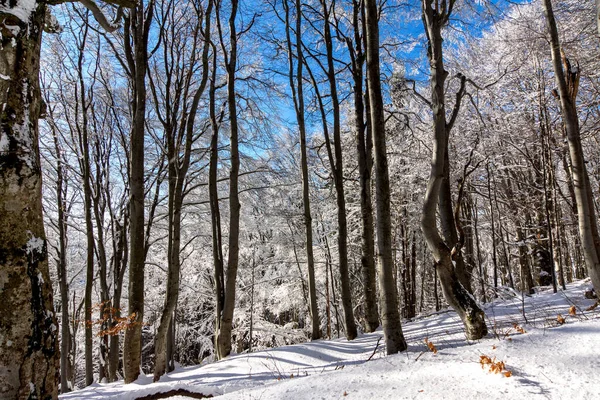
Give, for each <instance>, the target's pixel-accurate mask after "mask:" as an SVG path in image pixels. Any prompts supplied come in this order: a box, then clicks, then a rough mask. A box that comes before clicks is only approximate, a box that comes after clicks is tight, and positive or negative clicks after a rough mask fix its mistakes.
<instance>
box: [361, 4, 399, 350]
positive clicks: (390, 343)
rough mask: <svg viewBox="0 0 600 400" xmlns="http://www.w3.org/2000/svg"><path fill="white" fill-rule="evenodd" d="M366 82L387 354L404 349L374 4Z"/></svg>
mask: <svg viewBox="0 0 600 400" xmlns="http://www.w3.org/2000/svg"><path fill="white" fill-rule="evenodd" d="M365 25H366V36H367V39H366V43H367V44H366V51H367V82H368V90H369V102H370V115H371V129H372V131H373V140H374V145H375V146H374V150H375V198H376V207H377V248H378V250H379V254H378V260H377V261H378V268H379V289H380V291H381V293H380V307H381V320H382V325H383V334H384V337H385V347H386V352H387V354H395V353H398V352H399V351H404V350H406V348H407V344H406V340H404V335H403V333H402V325H401V323H400V312H399V310H398V291H397V288H396V284H395V282H394V278H393V270H394V263H393V260H392V226H391V221H392V220H391V209H390V177H389V171H388V160H387V150H386V138H385V118H384V114H383V96H382V93H381V81H380V79H381V78H380V67H379V21H378V10H377V1H376V0H365Z"/></svg>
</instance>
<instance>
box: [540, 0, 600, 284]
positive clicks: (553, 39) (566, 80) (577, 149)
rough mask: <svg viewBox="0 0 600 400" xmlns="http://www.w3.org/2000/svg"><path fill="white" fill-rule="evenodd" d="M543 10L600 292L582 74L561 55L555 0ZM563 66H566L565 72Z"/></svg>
mask: <svg viewBox="0 0 600 400" xmlns="http://www.w3.org/2000/svg"><path fill="white" fill-rule="evenodd" d="M543 4H544V10H545V13H546V20H547V23H548V31H549V33H550V43H551V50H552V65H553V67H554V75H555V79H556V85H557V86H558V93H559V95H560V106H561V112H562V117H563V123H564V125H565V130H566V132H567V140H568V143H569V155H570V157H571V165H572V176H573V186H574V190H575V200H576V203H577V216H578V223H579V235H580V237H581V244H582V250H583V253H584V259H585V264H586V266H587V269H588V274H589V275H590V277H591V278H592V284H593V285H594V288H595V289H596V291H600V237H599V235H598V225H597V220H596V212H595V209H594V202H593V193H592V189H591V187H590V182H589V177H588V173H587V169H586V165H585V157H584V154H583V147H582V145H581V135H580V129H579V118H578V116H577V108H576V103H575V101H576V96H577V86H578V81H579V73H578V72H576V71H573V70H572V69H571V68H570V63H569V61H568V59H567V58H566V57H565V56H564V55H562V57H561V49H560V41H559V38H558V29H557V26H556V20H555V18H554V11H553V9H552V1H551V0H544V1H543ZM563 64H564V66H565V67H566V68H565V69H566V71H565V69H563Z"/></svg>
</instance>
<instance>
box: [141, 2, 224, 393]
mask: <svg viewBox="0 0 600 400" xmlns="http://www.w3.org/2000/svg"><path fill="white" fill-rule="evenodd" d="M212 6H213V2H212V1H209V2H208V5H207V7H206V10H197V11H196V12H197V18H198V21H196V25H195V26H194V27H193V28H192V31H191V35H192V44H191V50H190V55H189V63H190V65H189V67H188V68H187V69H186V68H181V67H180V66H179V65H177V64H176V60H173V59H171V56H172V54H173V53H177V52H184V51H185V49H181V48H179V49H178V48H177V47H176V45H175V44H173V43H169V38H167V37H164V36H163V43H164V48H163V59H164V60H165V63H166V64H169V63H171V65H170V67H169V68H170V69H171V73H174V75H175V76H174V77H175V78H176V79H175V81H174V82H172V81H171V79H172V77H171V76H167V77H166V80H165V89H164V90H163V91H162V92H163V93H167V96H168V97H167V98H166V103H165V106H166V107H167V108H168V109H167V110H166V112H165V113H164V115H162V111H161V110H160V109H159V108H158V106H157V114H158V115H160V117H159V119H160V120H161V122H162V125H163V128H164V130H165V135H166V138H167V158H168V167H167V174H168V211H169V221H168V227H169V234H168V251H167V255H168V260H167V264H168V272H167V290H166V294H165V302H164V306H163V310H162V315H161V318H160V324H159V327H158V331H157V333H156V336H155V341H154V352H155V355H156V358H155V364H154V381H157V380H158V379H160V377H161V376H162V375H164V374H165V372H166V370H167V362H168V357H167V353H168V351H167V350H168V347H169V341H168V340H167V339H168V337H169V334H170V333H171V332H172V330H173V315H174V313H175V309H176V307H177V300H178V297H179V279H180V269H181V260H180V251H181V218H182V206H183V200H184V186H185V181H186V177H187V173H188V170H189V167H190V159H191V153H192V145H193V142H194V136H195V131H194V129H195V123H196V115H197V110H198V105H199V103H200V99H201V98H202V95H203V93H204V90H205V88H206V84H207V82H208V76H209V69H208V68H209V66H208V61H209V57H208V56H209V49H210V44H209V41H210V21H211V18H212ZM171 12H173V11H171V10H166V15H165V16H164V19H171ZM202 15H204V31H202V19H201V17H202ZM164 19H163V24H165V25H166V24H167V23H170V24H175V22H173V21H170V22H166V21H164ZM163 28H166V27H164V26H163ZM173 28H175V27H172V29H173ZM161 33H164V29H163V30H161ZM184 43H185V45H189V43H188V42H187V41H186V42H184ZM200 49H202V53H201V54H202V57H201V60H200V61H201V79H200V83H199V85H198V87H197V88H196V91H195V92H194V94H193V96H192V94H191V93H190V86H191V85H192V82H193V80H194V79H195V78H196V77H195V76H194V75H195V72H197V68H198V65H197V64H198V63H197V60H196V57H197V52H199V50H200ZM152 87H153V90H152V92H153V94H154V97H155V99H157V95H156V90H155V88H154V85H152ZM173 89H175V93H178V94H179V95H180V97H177V98H175V99H172V98H170V96H169V95H168V94H169V92H170V91H171V90H173ZM187 95H190V96H192V101H191V104H188V99H187V98H186V96H187ZM155 103H156V104H157V105H158V104H159V102H158V101H156V102H155ZM180 107H182V109H180ZM180 119H183V121H180Z"/></svg>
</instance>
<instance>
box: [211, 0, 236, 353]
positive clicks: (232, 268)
mask: <svg viewBox="0 0 600 400" xmlns="http://www.w3.org/2000/svg"><path fill="white" fill-rule="evenodd" d="M219 9H220V4H217V8H216V10H217V26H218V28H219V33H220V36H221V46H222V50H223V56H224V57H225V68H226V70H227V107H228V111H229V130H230V132H229V142H230V153H231V169H230V170H229V254H228V258H227V271H226V272H225V277H226V281H225V298H224V300H225V301H224V304H223V311H222V313H221V321H220V323H219V325H218V331H217V333H216V336H217V349H216V350H217V357H218V358H219V359H222V358H225V357H227V356H228V355H229V353H231V330H232V328H233V326H232V324H233V311H234V308H235V289H236V281H237V270H238V263H239V236H240V200H239V193H238V175H239V170H240V155H239V139H238V130H239V128H238V119H237V99H236V90H235V79H236V76H235V75H236V68H237V61H238V60H237V41H238V35H237V30H236V24H235V20H236V16H237V12H238V0H231V14H230V15H229V51H227V49H226V48H225V44H224V42H223V34H222V30H221V23H220V16H219Z"/></svg>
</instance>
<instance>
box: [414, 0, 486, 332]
mask: <svg viewBox="0 0 600 400" xmlns="http://www.w3.org/2000/svg"><path fill="white" fill-rule="evenodd" d="M438 1H439V0H435V6H433V4H432V3H433V0H422V12H423V15H422V17H423V26H424V28H425V32H426V34H427V40H428V45H429V47H428V52H427V54H428V57H429V65H430V71H431V72H430V73H431V78H430V81H431V97H432V99H431V106H432V111H433V131H434V146H433V154H432V160H431V173H430V177H429V183H428V185H427V191H426V192H425V199H424V202H423V213H422V217H421V229H422V231H423V235H424V236H425V240H426V241H427V245H428V247H429V249H430V250H431V252H432V253H433V257H434V259H435V268H436V271H437V274H438V276H439V278H440V282H441V285H442V292H443V293H444V297H445V298H446V301H447V302H448V304H449V305H450V306H451V307H452V308H453V309H454V310H455V311H456V312H457V314H458V315H459V317H460V318H461V320H462V321H463V324H464V325H465V330H466V335H467V338H468V339H471V340H475V339H480V338H482V337H483V336H485V335H486V334H487V326H486V324H485V318H484V313H483V311H482V310H481V309H480V308H479V306H478V305H477V303H476V302H475V300H474V299H473V297H472V296H471V295H470V293H469V292H468V291H467V290H466V289H465V288H464V286H463V285H462V284H461V283H460V280H459V279H458V276H457V273H456V270H455V269H454V266H453V261H455V260H454V259H453V256H454V255H455V254H456V253H457V252H460V248H458V249H457V247H456V246H455V247H454V248H453V250H452V251H451V250H450V248H449V247H448V246H449V244H448V243H445V242H444V240H443V239H442V237H441V236H440V233H439V231H438V227H437V221H436V209H437V207H438V202H439V200H440V194H441V191H442V190H443V187H444V180H445V179H447V178H446V168H447V163H448V161H449V160H448V157H447V155H448V138H449V132H450V130H451V129H452V125H453V124H454V121H455V118H456V116H457V113H458V110H459V108H460V101H461V99H462V96H463V95H464V90H465V83H466V82H465V78H464V77H461V88H460V90H459V92H458V94H457V96H456V97H457V99H456V103H455V105H454V109H453V111H452V116H451V119H450V121H448V122H447V121H446V106H445V98H444V95H445V94H444V88H445V82H446V78H447V76H448V72H447V71H446V70H445V69H444V60H443V52H442V34H441V31H442V27H443V26H445V25H446V24H447V23H448V20H449V18H450V15H451V14H452V8H453V6H454V0H450V1H449V2H448V3H446V2H445V1H442V2H441V4H438ZM444 212H445V209H440V213H444Z"/></svg>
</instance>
